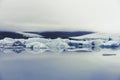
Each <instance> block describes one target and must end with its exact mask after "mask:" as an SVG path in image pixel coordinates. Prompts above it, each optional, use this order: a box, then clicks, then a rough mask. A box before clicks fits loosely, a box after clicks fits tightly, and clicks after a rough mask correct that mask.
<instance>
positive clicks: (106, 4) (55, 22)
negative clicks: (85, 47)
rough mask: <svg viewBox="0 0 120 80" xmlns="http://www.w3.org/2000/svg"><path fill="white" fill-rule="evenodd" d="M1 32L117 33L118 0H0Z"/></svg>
mask: <svg viewBox="0 0 120 80" xmlns="http://www.w3.org/2000/svg"><path fill="white" fill-rule="evenodd" d="M0 30H17V31H44V30H89V31H100V32H112V33H120V1H119V0H1V1H0Z"/></svg>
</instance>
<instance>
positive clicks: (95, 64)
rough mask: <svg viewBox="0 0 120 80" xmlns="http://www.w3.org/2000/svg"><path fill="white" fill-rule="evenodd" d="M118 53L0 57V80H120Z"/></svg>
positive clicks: (24, 54) (3, 55) (28, 54)
mask: <svg viewBox="0 0 120 80" xmlns="http://www.w3.org/2000/svg"><path fill="white" fill-rule="evenodd" d="M119 52H120V51H102V52H87V53H69V54H68V53H67V54H58V53H54V54H48V53H46V54H45V55H44V54H33V53H29V52H24V53H23V54H15V53H13V54H12V53H8V54H3V53H1V56H0V80H120V56H119V54H120V53H119ZM102 54H116V56H103V55H102Z"/></svg>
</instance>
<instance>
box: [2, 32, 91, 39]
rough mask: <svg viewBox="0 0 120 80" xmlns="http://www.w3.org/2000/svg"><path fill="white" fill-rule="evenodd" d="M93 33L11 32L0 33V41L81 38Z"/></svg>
mask: <svg viewBox="0 0 120 80" xmlns="http://www.w3.org/2000/svg"><path fill="white" fill-rule="evenodd" d="M91 33H93V32H88V31H76V32H70V31H45V32H13V31H0V39H4V38H6V37H9V38H13V39H28V38H32V37H43V38H50V39H56V38H64V39H65V38H69V37H74V36H82V35H86V34H91Z"/></svg>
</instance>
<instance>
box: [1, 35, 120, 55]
mask: <svg viewBox="0 0 120 80" xmlns="http://www.w3.org/2000/svg"><path fill="white" fill-rule="evenodd" d="M26 49H27V50H30V51H35V52H39V53H43V52H59V53H61V52H92V51H100V50H101V49H114V50H117V49H120V37H119V36H110V35H109V36H108V35H103V34H102V36H101V34H98V33H94V34H89V35H85V36H77V37H71V38H69V39H62V38H57V39H46V38H28V39H12V38H4V39H2V40H0V50H1V51H6V50H12V51H15V52H17V53H20V52H22V51H25V50H26Z"/></svg>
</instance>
